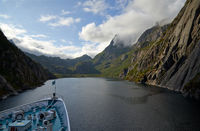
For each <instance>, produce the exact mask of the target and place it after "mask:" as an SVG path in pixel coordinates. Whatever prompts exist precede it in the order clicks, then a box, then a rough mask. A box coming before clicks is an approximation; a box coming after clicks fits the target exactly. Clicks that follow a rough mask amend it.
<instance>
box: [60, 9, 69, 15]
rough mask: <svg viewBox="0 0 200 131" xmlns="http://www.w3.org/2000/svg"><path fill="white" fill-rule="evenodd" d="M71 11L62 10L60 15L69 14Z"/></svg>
mask: <svg viewBox="0 0 200 131" xmlns="http://www.w3.org/2000/svg"><path fill="white" fill-rule="evenodd" d="M70 13H71V12H70V11H65V10H62V11H61V15H68V14H70Z"/></svg>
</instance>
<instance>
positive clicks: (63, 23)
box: [39, 10, 81, 27]
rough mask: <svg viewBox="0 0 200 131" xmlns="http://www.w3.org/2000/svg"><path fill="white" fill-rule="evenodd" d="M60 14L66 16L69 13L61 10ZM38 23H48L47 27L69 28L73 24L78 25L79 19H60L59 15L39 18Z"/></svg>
mask: <svg viewBox="0 0 200 131" xmlns="http://www.w3.org/2000/svg"><path fill="white" fill-rule="evenodd" d="M61 12H62V13H61V15H66V14H69V13H70V12H68V11H65V10H62V11H61ZM52 20H53V21H52ZM39 21H41V22H46V23H48V25H49V26H53V27H57V26H70V25H72V24H74V23H79V22H80V21H81V19H80V18H73V17H62V16H59V15H42V16H41V17H40V18H39Z"/></svg>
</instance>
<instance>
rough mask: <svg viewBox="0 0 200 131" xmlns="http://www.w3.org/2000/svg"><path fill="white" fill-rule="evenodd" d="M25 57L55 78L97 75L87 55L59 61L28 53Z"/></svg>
mask: <svg viewBox="0 0 200 131" xmlns="http://www.w3.org/2000/svg"><path fill="white" fill-rule="evenodd" d="M26 55H27V56H29V57H30V58H32V59H33V60H34V61H36V62H38V63H40V64H41V65H42V66H43V67H44V68H46V69H48V70H49V71H50V72H52V73H54V74H55V75H57V76H59V75H62V76H71V75H73V74H97V73H99V72H98V71H97V70H96V69H95V68H94V66H93V63H92V58H91V57H90V56H88V55H83V56H81V57H78V58H75V59H60V58H59V57H48V56H44V55H42V56H36V55H33V54H29V53H26Z"/></svg>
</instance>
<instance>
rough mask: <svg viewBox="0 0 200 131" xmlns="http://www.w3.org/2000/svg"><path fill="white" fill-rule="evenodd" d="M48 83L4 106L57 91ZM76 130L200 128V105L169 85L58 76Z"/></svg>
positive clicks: (1, 104)
mask: <svg viewBox="0 0 200 131" xmlns="http://www.w3.org/2000/svg"><path fill="white" fill-rule="evenodd" d="M51 82H52V81H51V80H49V81H47V82H46V83H45V85H43V86H41V87H39V88H36V89H33V90H28V91H26V92H24V93H21V94H19V95H18V96H13V97H10V98H8V99H6V100H3V101H0V110H4V109H7V108H11V107H14V106H17V105H21V104H25V103H29V102H33V101H35V100H38V99H40V98H43V96H45V95H48V94H50V93H52V92H53V91H54V88H53V87H52V85H51ZM56 87H57V93H58V94H60V95H62V96H63V99H64V101H65V103H66V106H67V109H68V113H69V117H70V123H71V129H72V131H77V130H78V131H129V130H132V131H143V130H145V131H151V130H156V131H161V130H162V131H163V130H164V131H165V130H166V131H168V130H170V131H173V130H180V131H182V130H199V129H200V125H199V123H200V119H199V116H200V106H199V104H198V103H197V102H194V101H190V100H187V99H185V98H183V97H182V95H181V94H178V93H175V92H172V91H169V90H167V89H163V88H158V87H150V86H144V85H138V84H135V83H133V82H127V81H119V80H114V79H106V78H63V79H57V80H56Z"/></svg>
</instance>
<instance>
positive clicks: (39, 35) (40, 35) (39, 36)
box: [30, 34, 47, 38]
mask: <svg viewBox="0 0 200 131" xmlns="http://www.w3.org/2000/svg"><path fill="white" fill-rule="evenodd" d="M30 36H31V37H33V38H47V36H46V35H43V34H38V35H30Z"/></svg>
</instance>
